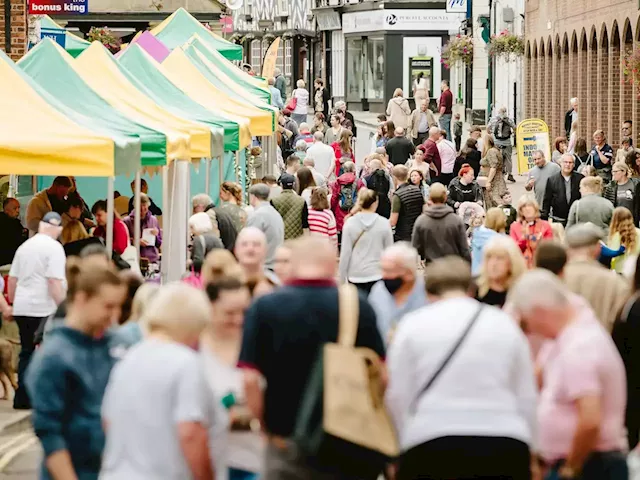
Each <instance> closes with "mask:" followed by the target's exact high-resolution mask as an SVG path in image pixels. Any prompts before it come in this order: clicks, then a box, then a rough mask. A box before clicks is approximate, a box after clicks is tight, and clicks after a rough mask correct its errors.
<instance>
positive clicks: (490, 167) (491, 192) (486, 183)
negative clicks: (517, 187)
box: [477, 135, 507, 210]
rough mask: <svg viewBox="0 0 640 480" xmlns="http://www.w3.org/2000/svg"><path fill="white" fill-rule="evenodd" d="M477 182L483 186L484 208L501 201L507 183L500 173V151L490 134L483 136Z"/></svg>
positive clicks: (498, 203)
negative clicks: (482, 148)
mask: <svg viewBox="0 0 640 480" xmlns="http://www.w3.org/2000/svg"><path fill="white" fill-rule="evenodd" d="M477 182H478V185H480V186H481V187H483V189H482V191H483V196H484V208H485V210H488V209H489V208H493V207H497V206H498V205H500V204H501V203H502V195H504V193H505V192H506V191H507V183H506V182H505V180H504V176H503V175H502V153H501V152H500V149H499V148H497V147H496V145H495V143H494V141H493V137H492V136H491V135H485V136H484V150H483V151H482V160H480V174H479V175H478V178H477Z"/></svg>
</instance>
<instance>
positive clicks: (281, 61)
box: [276, 39, 285, 72]
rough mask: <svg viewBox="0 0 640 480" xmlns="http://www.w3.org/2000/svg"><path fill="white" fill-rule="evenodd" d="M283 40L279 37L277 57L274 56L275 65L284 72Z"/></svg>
mask: <svg viewBox="0 0 640 480" xmlns="http://www.w3.org/2000/svg"><path fill="white" fill-rule="evenodd" d="M284 42H285V41H284V40H282V39H280V45H279V46H278V58H276V67H277V68H279V69H280V71H281V72H284Z"/></svg>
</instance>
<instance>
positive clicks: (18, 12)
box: [0, 0, 27, 60]
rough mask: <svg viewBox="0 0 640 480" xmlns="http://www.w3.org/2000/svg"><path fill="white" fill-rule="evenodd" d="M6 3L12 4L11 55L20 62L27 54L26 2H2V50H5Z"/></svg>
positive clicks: (11, 0) (0, 35)
mask: <svg viewBox="0 0 640 480" xmlns="http://www.w3.org/2000/svg"><path fill="white" fill-rule="evenodd" d="M5 2H11V53H10V55H9V56H10V57H11V58H12V59H13V60H19V59H20V58H21V57H22V56H23V55H24V54H25V53H27V9H26V0H0V50H2V51H3V52H5V53H6V48H5V16H4V12H5Z"/></svg>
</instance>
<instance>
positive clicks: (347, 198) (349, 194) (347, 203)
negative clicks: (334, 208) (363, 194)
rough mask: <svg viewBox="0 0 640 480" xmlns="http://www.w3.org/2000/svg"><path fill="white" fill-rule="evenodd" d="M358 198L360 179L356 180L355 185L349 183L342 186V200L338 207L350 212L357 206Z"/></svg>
mask: <svg viewBox="0 0 640 480" xmlns="http://www.w3.org/2000/svg"><path fill="white" fill-rule="evenodd" d="M357 196H358V179H357V178H356V179H355V180H354V181H353V183H347V184H346V185H340V200H339V201H338V205H339V206H340V210H343V211H345V212H348V211H349V210H351V209H352V208H353V207H354V206H355V204H356V198H357Z"/></svg>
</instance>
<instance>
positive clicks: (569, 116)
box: [564, 97, 578, 139]
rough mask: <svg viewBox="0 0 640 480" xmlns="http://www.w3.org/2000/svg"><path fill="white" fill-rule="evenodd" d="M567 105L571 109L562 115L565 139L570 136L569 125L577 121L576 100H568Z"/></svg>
mask: <svg viewBox="0 0 640 480" xmlns="http://www.w3.org/2000/svg"><path fill="white" fill-rule="evenodd" d="M569 105H570V106H571V107H570V108H569V110H568V111H567V113H565V114H564V131H565V133H566V134H567V139H568V138H569V137H570V136H571V125H572V124H573V122H577V121H578V99H577V98H575V97H574V98H572V99H571V100H569Z"/></svg>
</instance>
